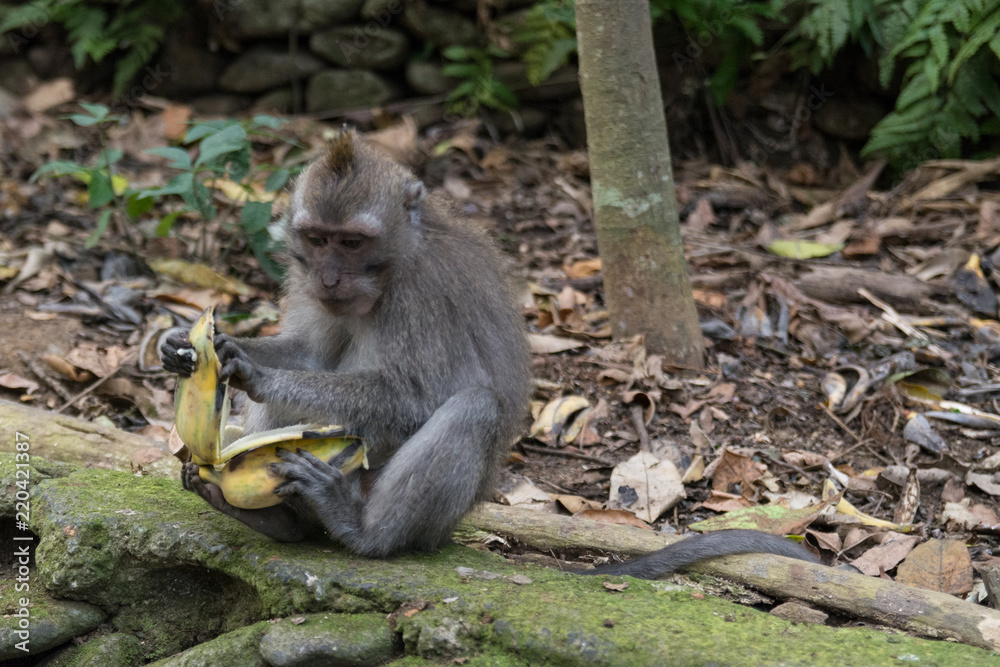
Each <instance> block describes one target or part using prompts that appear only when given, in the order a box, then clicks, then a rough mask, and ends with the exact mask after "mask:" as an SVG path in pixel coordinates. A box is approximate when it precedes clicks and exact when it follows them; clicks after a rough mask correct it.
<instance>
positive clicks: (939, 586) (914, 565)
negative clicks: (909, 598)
mask: <svg viewBox="0 0 1000 667" xmlns="http://www.w3.org/2000/svg"><path fill="white" fill-rule="evenodd" d="M896 581H898V582H899V583H902V584H906V585H908V586H916V587H917V588H923V589H925V590H929V591H940V592H942V593H948V594H950V595H964V594H965V593H968V592H969V591H971V590H972V585H973V574H972V559H971V558H970V557H969V550H968V549H967V548H966V546H965V544H964V543H963V542H959V541H958V540H936V539H931V540H927V541H926V542H924V543H923V544H921V545H920V546H918V547H916V548H915V549H913V551H912V552H910V555H909V556H907V557H906V560H905V561H903V562H902V564H900V566H899V568H898V569H897V570H896Z"/></svg>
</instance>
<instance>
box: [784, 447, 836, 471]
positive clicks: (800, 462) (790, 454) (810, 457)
mask: <svg viewBox="0 0 1000 667" xmlns="http://www.w3.org/2000/svg"><path fill="white" fill-rule="evenodd" d="M781 458H782V459H784V460H785V461H786V462H788V463H791V464H792V465H793V466H798V467H800V468H809V467H812V466H821V465H823V464H824V463H826V461H827V459H826V457H825V456H823V455H822V454H817V453H816V452H802V451H798V450H795V451H787V452H782V453H781Z"/></svg>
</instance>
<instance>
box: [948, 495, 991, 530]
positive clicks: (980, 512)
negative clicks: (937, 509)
mask: <svg viewBox="0 0 1000 667" xmlns="http://www.w3.org/2000/svg"><path fill="white" fill-rule="evenodd" d="M941 522H942V523H944V524H945V525H946V526H947V527H948V528H949V530H972V529H973V528H976V527H978V526H995V525H997V523H1000V519H998V518H997V515H996V513H995V512H994V511H993V510H992V509H990V508H989V507H987V506H986V505H981V504H976V505H971V501H970V499H969V498H965V499H963V500H962V501H961V502H957V503H949V502H946V503H945V504H944V510H943V511H942V512H941Z"/></svg>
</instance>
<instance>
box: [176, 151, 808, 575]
mask: <svg viewBox="0 0 1000 667" xmlns="http://www.w3.org/2000/svg"><path fill="white" fill-rule="evenodd" d="M285 224H286V228H285V229H284V230H283V231H284V236H285V241H286V244H287V247H288V255H289V258H290V259H289V261H288V280H287V283H286V285H287V286H286V290H285V295H284V299H283V303H282V312H283V317H282V329H281V332H280V333H279V334H278V335H276V336H273V337H267V338H256V339H247V338H241V339H234V338H229V337H227V336H217V337H216V351H217V352H218V355H219V359H220V361H221V363H222V377H228V378H229V379H230V384H231V385H233V386H235V387H237V388H239V389H243V390H244V391H246V392H247V394H248V396H249V397H250V399H251V402H250V403H249V407H248V409H247V418H246V424H245V428H246V432H247V433H254V432H258V431H263V430H267V429H272V428H278V427H281V426H290V425H293V424H303V423H321V424H342V425H344V426H345V427H346V430H347V431H348V432H349V433H352V434H354V435H359V436H361V437H362V438H363V439H364V441H365V442H366V443H367V445H368V447H369V453H368V460H369V462H370V464H371V468H372V473H371V474H370V476H369V477H368V478H367V479H366V480H365V483H363V481H362V478H363V477H364V474H362V473H361V472H355V473H351V474H348V475H343V474H342V473H341V472H340V470H339V467H338V463H339V461H338V459H337V458H334V459H333V460H332V461H329V462H328V461H322V460H320V459H318V458H316V457H315V456H313V455H312V454H309V453H308V452H304V451H301V450H299V451H297V452H289V451H280V452H279V455H280V456H281V458H282V461H283V462H282V463H281V464H276V470H275V471H276V472H277V473H278V474H280V475H281V476H283V477H285V478H286V480H287V481H286V482H285V483H284V484H282V485H281V486H279V487H278V489H277V492H278V493H279V495H281V496H282V498H283V499H284V501H285V502H283V503H281V504H280V505H277V506H274V507H270V508H267V509H260V510H245V509H239V508H236V507H233V506H231V505H229V503H227V502H226V501H225V499H224V498H223V496H222V492H221V490H220V489H219V488H218V487H217V486H215V485H213V484H206V483H205V482H203V481H202V480H201V478H200V477H199V476H198V466H196V465H194V464H192V463H189V464H186V465H185V467H184V473H183V482H184V486H185V488H187V489H189V490H191V491H194V492H196V493H198V494H199V495H201V496H202V497H203V498H205V500H207V501H208V502H209V503H210V504H211V505H212V506H213V507H215V508H216V509H218V510H220V511H222V512H224V513H226V514H228V515H230V516H232V517H234V518H236V519H239V520H240V521H242V522H244V523H246V524H247V525H248V526H250V527H251V528H253V529H254V530H257V531H259V532H262V533H264V534H266V535H269V536H271V537H272V538H274V539H277V540H282V541H295V540H301V539H303V538H304V537H305V536H306V535H308V534H309V533H310V532H313V531H315V530H317V529H318V530H322V531H325V532H326V533H327V534H328V535H329V536H331V537H332V538H334V539H335V540H337V541H339V542H341V543H342V544H344V545H345V546H347V547H348V548H349V549H351V550H352V551H354V552H355V553H358V554H361V555H364V556H375V557H385V556H388V555H391V554H394V553H398V552H401V551H405V550H412V549H424V550H426V549H436V548H438V547H440V546H442V545H443V544H444V543H445V542H447V541H448V539H449V537H450V535H451V532H452V529H453V528H454V526H455V523H456V522H457V521H458V520H459V518H461V516H462V515H463V514H465V512H466V511H467V510H468V509H469V507H471V506H472V504H473V503H474V502H476V501H479V500H485V499H487V498H488V497H489V496H490V494H491V492H492V490H493V487H494V484H495V482H496V478H497V476H498V474H499V470H500V466H501V465H502V463H503V462H504V460H505V458H506V456H507V453H508V450H509V448H510V446H511V444H512V442H513V441H514V439H515V437H516V436H517V435H518V434H519V432H520V430H521V428H522V425H523V420H524V417H525V416H526V412H527V401H528V389H529V372H528V371H529V357H528V351H527V344H526V342H525V336H524V331H523V320H522V318H521V315H520V313H519V308H518V307H517V306H516V304H515V302H514V299H513V298H512V295H511V292H510V290H509V289H508V287H507V280H506V277H505V275H504V274H505V271H504V269H503V260H502V258H501V256H500V253H499V252H498V250H497V248H496V247H495V245H494V244H493V243H492V242H491V241H490V240H489V239H488V238H487V237H486V235H485V234H484V233H483V232H481V231H479V230H477V229H476V228H474V227H473V226H471V225H469V224H467V223H465V222H464V221H462V220H461V219H460V217H459V216H457V215H456V214H455V212H454V211H452V210H451V209H450V208H449V206H448V205H447V204H446V203H445V202H444V201H443V200H441V199H439V198H438V197H436V196H434V195H429V196H425V193H424V187H423V184H422V183H420V181H418V180H417V179H416V177H415V176H414V175H413V174H412V173H411V172H410V171H409V170H407V169H405V168H403V167H401V166H399V165H397V164H396V163H394V162H393V161H392V160H391V159H389V158H388V157H387V156H385V155H382V154H380V153H378V152H377V150H376V149H374V148H373V147H371V146H369V145H368V144H366V143H365V142H364V141H363V140H361V139H360V138H359V137H358V136H357V135H356V134H355V133H353V132H346V133H345V134H343V135H342V136H341V137H340V138H338V139H337V140H336V141H335V142H334V143H333V144H332V146H331V148H330V151H329V152H328V154H327V155H326V156H325V157H324V158H323V159H320V160H318V161H317V162H315V163H313V164H312V165H311V166H310V167H309V168H308V169H307V170H306V171H305V172H304V173H303V174H302V175H301V176H300V177H299V180H298V184H297V186H296V189H295V191H294V193H293V197H292V206H291V210H290V212H289V216H288V217H287V220H286V223H285ZM188 345H189V343H188V342H187V341H186V337H185V335H172V336H170V337H168V339H167V341H166V343H165V345H164V346H163V348H162V350H161V354H162V356H163V359H164V367H165V368H166V369H167V370H171V371H174V372H178V373H181V374H190V373H191V370H192V360H191V358H190V356H189V355H185V354H182V353H180V350H182V349H183V348H185V347H186V346H188ZM747 552H761V553H771V554H777V555H783V556H790V557H792V558H799V559H802V560H808V561H812V562H817V559H816V558H815V557H814V556H812V554H810V553H809V552H807V551H806V550H805V549H804V548H802V547H800V546H798V545H796V544H794V543H791V542H789V541H787V540H784V539H783V538H780V537H777V536H774V535H767V534H764V533H760V532H756V531H747V530H740V531H723V532H719V533H712V534H708V535H700V536H696V537H692V538H689V539H686V540H684V541H682V542H680V543H677V544H674V545H671V546H669V547H667V548H665V549H663V550H661V551H658V552H656V553H653V554H650V555H649V556H645V557H642V558H637V559H633V560H631V561H628V562H626V563H622V564H615V565H609V566H606V567H602V568H597V569H595V570H592V571H588V572H582V574H604V575H617V574H628V575H632V576H636V577H641V578H654V577H658V576H663V575H665V574H668V573H670V572H673V571H675V570H678V569H683V568H684V567H687V566H688V565H691V564H693V563H695V562H697V561H700V560H702V559H705V558H711V557H714V556H723V555H728V554H736V553H747Z"/></svg>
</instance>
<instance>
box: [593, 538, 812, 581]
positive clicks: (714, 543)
mask: <svg viewBox="0 0 1000 667" xmlns="http://www.w3.org/2000/svg"><path fill="white" fill-rule="evenodd" d="M747 553H760V554H772V555H775V556H787V557H788V558H796V559H798V560H804V561H809V562H810V563H817V564H819V563H821V562H822V561H820V559H819V558H817V557H816V556H814V555H813V554H812V553H810V552H809V551H808V550H807V549H806V548H805V547H803V546H801V545H799V544H796V543H795V542H792V541H791V540H788V539H785V538H784V537H781V536H779V535H771V534H770V533H763V532H760V531H758V530H719V531H715V532H711V533H705V534H703V535H694V536H692V537H688V538H686V539H684V540H681V541H680V542H677V543H675V544H671V545H670V546H667V547H664V548H663V549H660V550H659V551H654V552H653V553H651V554H648V555H646V556H640V557H639V558H633V559H632V560H629V561H626V562H624V563H612V564H610V565H604V566H601V567H597V568H594V569H593V570H580V571H578V572H577V574H597V575H604V576H617V575H628V576H631V577H636V578H637V579H657V578H659V577H664V576H666V575H668V574H671V573H672V572H676V571H677V570H683V569H685V568H687V567H689V566H691V565H694V564H695V563H697V562H698V561H701V560H704V559H706V558H714V557H716V556H731V555H735V554H747Z"/></svg>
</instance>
